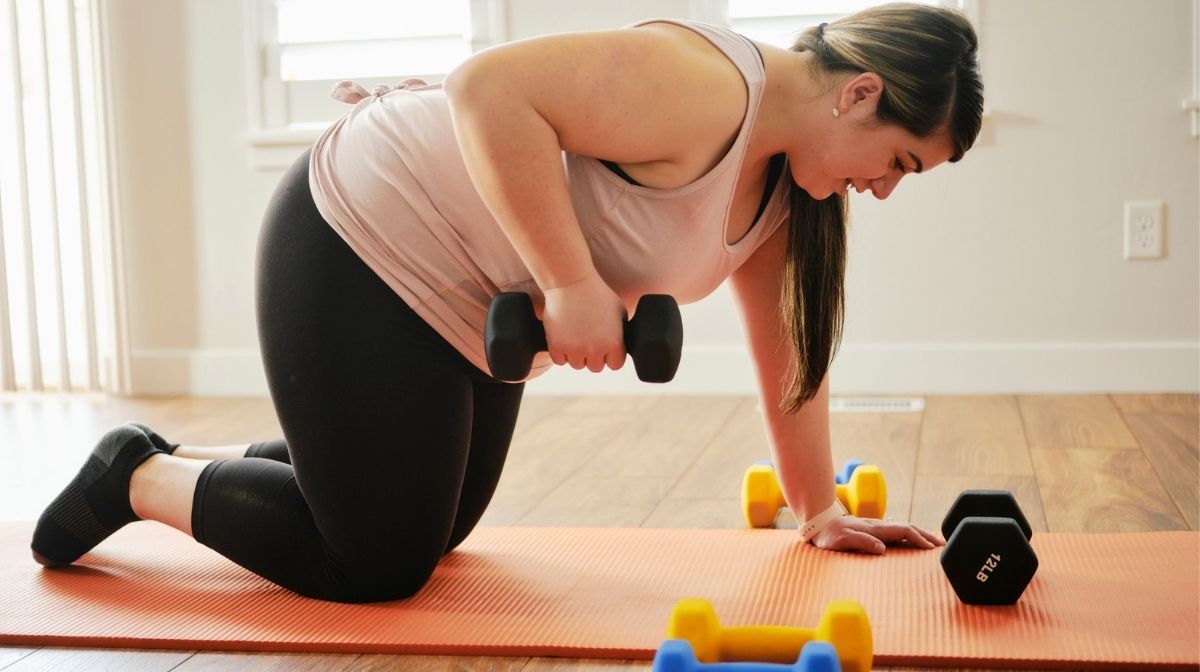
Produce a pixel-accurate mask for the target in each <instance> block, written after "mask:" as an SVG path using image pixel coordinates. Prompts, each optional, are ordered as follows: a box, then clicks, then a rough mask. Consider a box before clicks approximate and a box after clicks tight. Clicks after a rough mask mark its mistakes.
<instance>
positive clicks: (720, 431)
mask: <svg viewBox="0 0 1200 672" xmlns="http://www.w3.org/2000/svg"><path fill="white" fill-rule="evenodd" d="M756 404H757V400H756V399H755V398H754V397H742V398H741V399H740V400H739V402H738V404H737V406H736V407H735V408H734V409H732V410H731V411H730V413H729V415H728V417H726V418H725V421H724V422H723V423H722V424H721V426H720V427H718V428H717V430H716V431H715V432H714V434H713V436H712V438H711V440H710V441H709V443H708V446H707V447H706V448H705V449H704V450H703V451H702V452H701V453H700V454H699V455H698V456H697V457H696V459H695V460H694V461H693V462H692V463H691V465H690V466H689V467H688V468H687V470H685V471H684V472H683V474H682V475H681V476H680V478H679V481H678V482H677V483H676V484H675V486H674V487H673V488H672V489H671V492H670V493H669V494H668V495H667V499H670V500H691V499H709V498H713V499H727V500H735V501H737V500H740V498H741V496H742V477H743V476H744V474H745V473H746V469H747V468H748V467H749V466H750V465H751V464H753V463H754V462H755V461H757V460H766V459H769V458H770V457H771V455H770V453H769V452H768V450H767V434H766V430H765V429H764V427H763V421H762V416H761V415H760V414H759V412H758V410H757V408H756Z"/></svg>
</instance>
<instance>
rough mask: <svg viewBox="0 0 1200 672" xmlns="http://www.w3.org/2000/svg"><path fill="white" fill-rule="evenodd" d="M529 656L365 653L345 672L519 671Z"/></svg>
mask: <svg viewBox="0 0 1200 672" xmlns="http://www.w3.org/2000/svg"><path fill="white" fill-rule="evenodd" d="M528 664H529V658H525V657H517V658H505V657H500V656H496V657H491V656H392V655H381V654H366V655H363V656H359V658H358V659H357V660H355V661H354V662H353V663H351V664H350V665H349V667H346V668H345V670H344V672H390V671H391V670H405V671H406V672H465V671H468V670H469V671H470V672H520V671H521V670H523V669H525V667H526V665H528Z"/></svg>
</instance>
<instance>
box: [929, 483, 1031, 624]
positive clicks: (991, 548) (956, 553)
mask: <svg viewBox="0 0 1200 672" xmlns="http://www.w3.org/2000/svg"><path fill="white" fill-rule="evenodd" d="M942 536H943V537H945V539H946V548H945V549H943V550H942V570H943V571H945V573H946V578H947V579H949V581H950V585H951V586H952V587H953V588H954V592H955V593H956V594H957V595H958V599H960V600H962V601H963V602H964V603H966V604H1016V602H1017V600H1018V599H1019V598H1020V597H1021V593H1023V592H1025V587H1026V586H1028V585H1029V582H1030V581H1031V580H1033V575H1034V574H1035V573H1037V568H1038V559H1037V554H1036V553H1034V552H1033V547H1032V546H1030V545H1029V540H1030V539H1032V538H1033V528H1031V527H1030V526H1029V521H1028V520H1026V519H1025V514H1024V513H1022V512H1021V507H1020V506H1019V505H1018V504H1017V499H1016V498H1015V497H1013V494H1012V493H1011V492H1008V491H1006V490H965V491H963V492H962V493H961V494H960V495H959V496H958V499H956V500H954V504H953V505H952V506H951V507H950V511H949V512H948V513H946V519H945V520H943V521H942Z"/></svg>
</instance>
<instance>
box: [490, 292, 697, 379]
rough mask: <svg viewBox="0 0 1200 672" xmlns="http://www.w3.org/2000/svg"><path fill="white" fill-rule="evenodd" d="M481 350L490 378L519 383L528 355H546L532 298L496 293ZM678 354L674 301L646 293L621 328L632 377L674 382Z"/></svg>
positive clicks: (679, 320) (525, 373)
mask: <svg viewBox="0 0 1200 672" xmlns="http://www.w3.org/2000/svg"><path fill="white" fill-rule="evenodd" d="M483 347H484V352H485V353H486V355H487V361H488V367H489V368H490V369H491V370H492V375H493V376H495V377H496V378H498V379H500V380H505V381H518V380H524V379H525V377H526V376H528V375H529V369H530V368H531V367H532V366H533V356H534V355H536V354H537V353H539V352H545V351H546V349H547V348H546V330H545V328H544V327H543V326H542V322H541V320H539V319H537V314H536V313H535V312H534V310H533V299H531V298H530V297H529V295H528V294H524V293H520V292H501V293H500V294H497V295H496V297H495V298H494V299H492V305H491V306H489V307H488V313H487V321H486V322H485V323H484V329H483ZM682 350H683V319H682V318H681V317H680V315H679V305H678V304H677V303H675V299H674V298H672V297H670V296H667V295H665V294H647V295H645V296H643V297H642V298H641V299H639V300H638V304H637V310H636V311H635V312H634V314H633V319H632V320H629V321H627V322H626V323H625V351H626V352H628V353H629V356H630V357H633V367H634V369H636V370H637V375H638V378H640V379H642V380H644V381H646V382H647V383H665V382H667V381H669V380H671V379H672V378H674V377H675V371H676V370H677V369H679V358H680V355H681V353H682Z"/></svg>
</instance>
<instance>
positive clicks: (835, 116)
mask: <svg viewBox="0 0 1200 672" xmlns="http://www.w3.org/2000/svg"><path fill="white" fill-rule="evenodd" d="M841 115H842V111H841V110H839V109H838V108H836V107H835V108H833V118H834V119H837V118H838V117H840V116H841Z"/></svg>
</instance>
